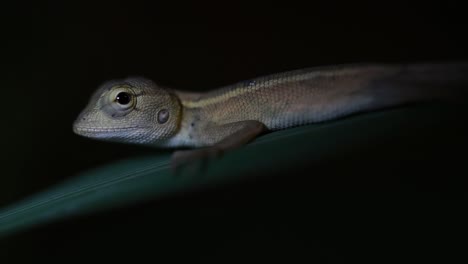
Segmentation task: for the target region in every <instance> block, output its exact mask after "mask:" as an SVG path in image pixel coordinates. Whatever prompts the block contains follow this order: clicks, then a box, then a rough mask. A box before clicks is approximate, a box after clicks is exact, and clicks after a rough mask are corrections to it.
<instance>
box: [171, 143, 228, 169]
mask: <svg viewBox="0 0 468 264" xmlns="http://www.w3.org/2000/svg"><path fill="white" fill-rule="evenodd" d="M222 154H223V150H222V149H221V148H218V147H209V148H202V149H194V150H179V151H176V152H174V154H173V155H172V160H171V168H172V171H173V172H174V173H175V174H177V173H178V172H179V171H180V170H181V169H182V168H184V167H192V169H193V166H195V165H196V164H200V165H201V170H204V168H205V167H206V165H207V162H208V160H210V159H213V158H218V157H220V156H221V155H222Z"/></svg>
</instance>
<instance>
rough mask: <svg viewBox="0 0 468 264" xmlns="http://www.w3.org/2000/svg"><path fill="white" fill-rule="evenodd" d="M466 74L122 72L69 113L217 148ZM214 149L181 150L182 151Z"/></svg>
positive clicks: (411, 69)
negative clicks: (160, 80)
mask: <svg viewBox="0 0 468 264" xmlns="http://www.w3.org/2000/svg"><path fill="white" fill-rule="evenodd" d="M467 80H468V64H412V65H378V64H368V65H339V66H329V67H318V68H310V69H302V70H295V71H290V72H285V73H279V74H274V75H270V76H265V77H260V78H256V79H253V80H249V81H244V82H240V83H237V84H234V85H232V86H228V87H224V88H221V89H218V90H214V91H210V92H206V93H188V92H183V91H176V90H171V89H166V88H162V87H159V86H157V85H156V84H155V83H154V82H152V81H150V80H148V79H144V78H128V79H125V80H118V81H111V82H108V83H105V84H103V85H102V86H101V87H100V88H99V89H98V90H97V91H96V92H95V94H94V95H93V97H92V98H91V100H90V102H89V104H88V106H87V107H86V109H85V110H83V112H82V113H81V114H80V116H79V117H78V118H77V120H76V121H75V123H74V131H75V133H77V134H79V135H82V136H86V137H91V138H96V139H102V140H109V141H117V142H126V143H136V144H146V145H154V146H158V147H206V146H214V148H213V149H214V150H216V151H214V152H215V153H218V152H219V151H224V150H226V149H230V148H234V147H237V146H240V145H242V144H245V143H246V142H248V141H249V140H251V139H252V138H254V137H256V136H258V135H259V134H261V133H262V132H265V131H274V130H279V129H285V128H289V127H293V126H299V125H304V124H309V123H315V122H323V121H328V120H333V119H336V118H340V117H344V116H347V115H350V114H354V113H359V112H364V111H372V110H378V109H382V108H386V107H391V106H397V105H400V104H405V103H410V102H419V101H427V100H435V99H441V98H448V97H450V95H452V92H453V91H455V90H454V89H451V88H459V87H466V86H467V84H468V81H467ZM449 88H450V89H449ZM122 92H123V93H126V94H127V95H128V97H125V98H124V99H125V100H126V99H129V98H130V101H129V102H127V101H125V100H123V101H122V102H123V103H126V104H121V103H122V102H119V101H118V100H117V99H116V98H117V96H118V94H119V93H122ZM121 95H122V94H121ZM121 97H122V96H121ZM166 119H167V120H166ZM190 153H192V154H190ZM212 153H213V152H212V151H208V152H207V151H198V152H184V153H183V155H182V156H184V158H180V159H190V156H196V157H203V156H209V155H211V154H212ZM179 154H180V153H179Z"/></svg>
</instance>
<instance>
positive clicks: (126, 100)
mask: <svg viewBox="0 0 468 264" xmlns="http://www.w3.org/2000/svg"><path fill="white" fill-rule="evenodd" d="M102 99H103V100H102V101H101V106H100V108H101V109H102V110H103V111H104V112H106V113H107V114H108V115H110V116H112V117H122V116H125V115H127V114H128V113H130V112H131V111H132V110H133V109H135V107H136V104H137V96H136V94H135V92H134V91H133V89H132V88H131V86H129V85H120V86H114V87H112V88H111V89H110V91H109V92H108V93H107V95H105V96H104V97H103V98H102Z"/></svg>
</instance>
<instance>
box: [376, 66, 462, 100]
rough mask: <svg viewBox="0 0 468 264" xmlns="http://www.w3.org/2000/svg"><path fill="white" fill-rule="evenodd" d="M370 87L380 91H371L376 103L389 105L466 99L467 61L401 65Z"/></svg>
mask: <svg viewBox="0 0 468 264" xmlns="http://www.w3.org/2000/svg"><path fill="white" fill-rule="evenodd" d="M371 86H372V87H376V88H377V89H378V91H381V94H380V93H379V92H378V93H374V95H377V96H378V98H379V101H380V102H379V103H383V104H388V105H391V104H393V103H395V102H413V101H418V102H421V101H445V102H463V101H464V102H466V100H467V99H468V97H467V96H468V63H466V62H461V63H433V64H408V65H402V66H401V67H399V69H398V70H397V71H396V73H395V74H393V75H391V76H389V77H388V78H383V79H378V80H376V83H374V84H373V85H371ZM395 87H398V89H394V88H395ZM373 92H375V91H373Z"/></svg>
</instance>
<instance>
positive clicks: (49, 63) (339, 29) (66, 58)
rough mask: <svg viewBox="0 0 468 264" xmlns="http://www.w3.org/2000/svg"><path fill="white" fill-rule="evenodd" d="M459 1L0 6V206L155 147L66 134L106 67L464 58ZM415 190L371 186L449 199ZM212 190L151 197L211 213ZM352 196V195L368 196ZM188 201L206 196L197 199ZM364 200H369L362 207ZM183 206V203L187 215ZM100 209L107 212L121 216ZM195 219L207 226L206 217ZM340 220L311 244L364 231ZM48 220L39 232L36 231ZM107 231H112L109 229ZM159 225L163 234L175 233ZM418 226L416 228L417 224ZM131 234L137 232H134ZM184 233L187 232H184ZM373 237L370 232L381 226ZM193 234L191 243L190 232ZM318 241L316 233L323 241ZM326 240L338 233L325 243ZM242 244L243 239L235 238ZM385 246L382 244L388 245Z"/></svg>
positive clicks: (236, 77)
mask: <svg viewBox="0 0 468 264" xmlns="http://www.w3.org/2000/svg"><path fill="white" fill-rule="evenodd" d="M343 2H345V1H343ZM462 10H463V9H462V7H461V6H459V5H456V4H452V3H449V2H446V1H444V2H440V3H439V2H420V3H416V2H412V3H396V2H393V1H375V3H367V4H365V5H357V4H356V3H354V1H349V3H348V2H346V3H339V4H338V3H336V4H331V3H327V2H325V1H322V2H316V1H309V2H308V3H307V4H293V3H291V2H283V3H280V4H274V3H263V4H260V3H258V4H256V3H250V4H247V5H240V4H237V3H235V2H224V1H219V2H217V3H213V2H212V3H200V2H193V3H191V4H188V3H183V2H161V1H153V2H151V3H139V2H137V1H127V2H117V1H116V2H95V3H92V4H84V3H82V2H69V1H63V2H59V1H57V2H47V1H38V2H37V3H35V4H32V5H29V4H25V3H23V5H21V4H15V5H14V6H13V5H12V6H5V7H4V8H2V19H4V21H3V23H2V24H3V26H2V27H3V28H4V29H3V30H2V31H3V36H2V40H3V41H2V42H3V45H5V47H4V48H2V50H3V51H2V54H3V55H2V57H3V58H2V60H1V63H2V73H3V74H4V76H3V77H2V89H1V91H3V95H2V103H3V107H2V113H3V114H2V122H1V123H2V125H1V127H2V129H1V138H2V140H1V144H2V160H1V162H2V170H1V171H2V173H1V178H0V190H1V193H0V205H6V204H8V203H11V202H13V201H16V200H18V199H21V198H22V197H25V196H26V195H29V194H32V193H34V192H36V191H39V190H42V189H44V188H46V187H48V186H50V185H52V184H54V183H57V182H60V181H62V180H64V179H66V178H68V177H72V176H73V175H74V174H76V173H77V172H80V171H83V170H84V169H88V168H91V167H94V166H98V165H101V164H105V163H108V162H110V161H113V160H117V159H119V158H123V157H129V156H135V155H142V154H145V153H149V152H150V151H151V152H154V150H148V149H145V148H140V147H135V146H123V145H118V144H117V145H116V144H109V143H101V142H96V141H90V140H87V139H83V138H80V137H78V136H76V135H74V134H73V133H72V130H71V125H72V122H73V121H74V118H75V117H76V116H77V114H78V113H79V111H80V110H81V109H82V108H83V107H84V105H85V104H86V102H87V100H88V97H89V95H90V94H91V93H92V91H93V90H94V89H96V87H97V86H98V85H99V84H101V83H102V82H104V81H106V80H109V79H113V78H122V77H126V76H128V75H142V76H146V77H148V78H151V79H153V80H155V81H156V82H158V83H160V84H163V85H166V86H169V87H173V88H177V89H185V90H209V89H213V88H216V87H218V86H221V85H227V84H230V83H233V82H237V81H240V80H244V79H248V78H252V77H255V76H259V75H263V74H269V73H274V72H280V71H284V70H290V69H296V68H302V67H310V66H316V65H326V64H337V63H354V62H412V61H418V62H420V61H438V60H461V59H467V55H468V52H467V48H466V47H467V44H468V41H467V40H466V39H465V35H466V23H465V22H466V21H465V18H464V16H465V15H466V14H465V13H463V11H462ZM3 74H2V75H3ZM309 169H310V168H309ZM353 172H354V171H353ZM250 188H253V189H250V191H247V192H246V193H250V196H247V197H250V198H252V197H257V198H258V197H259V196H262V195H258V193H262V191H266V190H264V189H261V188H260V189H257V188H259V186H256V187H250ZM234 189H235V188H234ZM234 189H230V191H228V190H226V193H230V192H234V193H236V191H234ZM273 190H274V188H273ZM413 191H414V190H410V191H409V192H408V193H406V194H405V195H406V196H403V197H402V196H398V201H399V202H398V204H393V203H392V199H393V198H392V197H393V196H392V195H393V194H391V195H389V196H378V195H377V196H374V198H375V197H377V200H379V201H381V202H382V203H383V204H386V205H387V206H390V207H392V208H393V209H395V208H396V207H398V206H400V205H403V204H405V203H406V202H403V201H408V200H409V203H410V204H411V205H414V206H415V207H417V204H419V202H418V201H420V202H421V203H423V204H424V205H423V207H424V208H427V209H428V210H429V207H428V204H427V203H433V204H438V205H439V207H438V208H439V209H441V208H444V207H445V204H444V205H441V204H440V200H438V197H439V196H438V195H439V194H438V193H437V194H435V195H428V196H427V194H423V195H421V196H419V195H418V194H416V193H415V192H413ZM266 192H267V193H269V194H270V195H269V196H268V197H274V191H272V190H269V191H266ZM377 192H378V191H377ZM222 193H224V192H223V191H219V192H218V194H217V195H218V196H219V195H224V194H222ZM460 195H461V196H463V195H464V194H460ZM330 196H333V195H332V194H323V195H322V196H320V197H321V198H320V197H307V199H315V198H317V199H322V200H323V199H324V200H327V199H328V200H333V201H337V200H340V199H339V198H336V197H335V198H331V197H330ZM343 196H345V195H343ZM426 196H427V197H426ZM197 197H198V198H197ZM233 197H235V198H232V197H230V198H229V199H227V200H229V201H230V208H231V209H232V208H237V211H236V210H234V211H233V212H231V213H232V214H234V213H239V214H242V215H243V216H245V217H248V214H249V212H248V210H252V211H256V209H255V208H256V205H255V202H252V205H251V206H250V207H248V208H247V209H246V210H247V211H243V210H241V209H239V208H238V207H237V206H246V204H249V201H246V198H240V197H238V196H235V195H233ZM323 197H325V198H323ZM327 197H328V198H327ZM339 197H341V196H339ZM379 197H380V199H379ZM415 197H418V198H415ZM457 197H458V196H457ZM463 197H464V196H463ZM211 198H212V197H211V196H209V195H208V194H207V197H204V198H203V197H199V196H194V197H192V198H191V201H187V200H184V199H182V200H178V201H172V203H170V205H159V206H160V207H161V208H159V209H160V210H162V211H163V212H169V211H170V209H169V208H181V209H185V210H189V212H192V213H193V211H190V210H195V211H197V210H201V211H204V212H205V213H206V214H208V216H209V214H210V212H211V211H210V210H211V209H213V208H217V209H219V207H220V206H223V205H222V204H221V205H220V204H211V205H208V206H207V207H203V208H199V209H196V208H197V207H196V206H197V205H198V206H200V203H206V202H207V201H209V200H210V199H211ZM218 198H219V197H218ZM302 198H304V197H302ZM329 198H330V199H329ZM341 198H344V197H341ZM354 198H355V199H354V200H353V201H355V202H356V203H359V201H361V202H362V201H365V200H366V199H367V198H366V197H360V196H359V197H357V196H355V197H354ZM197 199H199V200H197ZM192 200H195V201H200V200H201V201H200V203H196V202H193V201H192ZM238 200H239V201H238ZM237 201H238V202H237ZM458 201H459V200H458ZM459 202H460V201H459ZM187 203H188V204H187ZM258 203H260V204H261V202H258V201H257V204H258ZM400 203H401V204H400ZM331 204H332V203H331ZM461 204H464V203H461ZM335 205H336V204H335ZM348 205H349V204H346V203H345V204H343V205H342V208H341V209H342V211H341V212H342V213H341V214H339V215H340V216H342V217H345V215H347V214H346V213H345V212H347V210H349V211H352V210H351V209H350V208H351V207H350V206H351V205H349V206H348ZM152 206H153V207H152ZM152 206H150V207H149V208H150V209H148V208H147V207H143V208H144V209H143V208H136V209H135V208H132V209H128V210H129V211H126V212H116V213H115V214H117V215H118V217H119V218H124V219H125V216H124V215H127V216H128V215H132V214H133V215H137V216H138V215H139V216H140V217H144V216H148V215H151V213H150V212H151V210H153V209H154V205H152ZM164 206H166V207H164ZM171 206H173V207H171ZM210 206H211V207H210ZM372 206H379V205H378V204H377V203H376V204H373V205H372ZM164 208H165V209H164ZM324 208H327V206H326V205H323V208H322V209H323V210H319V212H320V214H326V213H327V211H328V210H330V208H327V209H324ZM409 208H410V206H408V207H405V210H407V211H408V212H411V210H410V209H409ZM270 209H271V210H268V211H269V212H270V214H267V213H266V214H265V215H262V214H258V213H257V216H259V217H264V218H265V219H264V220H265V224H264V225H259V227H258V228H254V227H251V228H252V230H263V229H264V230H266V231H264V232H263V231H259V232H260V234H262V235H265V234H266V235H272V232H269V231H268V230H269V229H268V228H267V227H268V226H269V224H268V222H269V217H270V216H271V217H273V215H271V212H273V211H274V208H270ZM132 210H133V211H132ZM164 210H165V211H164ZM338 210H339V209H338ZM359 210H361V212H368V210H367V208H360V209H359ZM359 210H358V211H359ZM461 210H463V209H461ZM396 211H397V209H395V211H394V212H396ZM290 213H291V214H292V212H290ZM206 214H205V215H206ZM228 214H229V213H227V212H224V215H223V217H224V218H229V215H228ZM284 214H288V213H287V212H285V213H284ZM284 214H281V215H284ZM188 215H190V213H185V214H184V215H183V216H188ZM402 215H403V214H402ZM400 216H401V215H400ZM106 217H107V218H103V219H112V218H113V217H117V216H116V215H107V216H106ZM153 217H154V216H153ZM296 217H298V218H300V217H301V215H296ZM389 217H390V218H391V216H389ZM99 219H101V218H99ZM207 219H209V217H207ZM153 220H154V219H153ZM173 220H174V219H171V220H167V219H166V220H161V221H167V222H171V221H173ZM205 220H206V219H205ZM83 221H85V220H83ZM99 221H104V220H102V219H101V220H96V219H94V222H93V221H90V222H92V223H94V224H89V225H88V230H91V231H88V232H89V233H86V234H87V235H89V236H90V237H93V236H94V239H97V241H100V239H101V240H104V238H103V236H99V235H97V234H100V233H99V232H98V231H97V230H102V227H103V226H105V224H104V223H99ZM122 221H123V222H122V223H123V224H125V221H124V220H122ZM128 221H130V220H128ZM179 221H182V220H180V219H179ZM200 221H201V220H200ZM322 221H323V222H320V223H319V224H323V225H326V224H327V220H322ZM182 222H183V221H182ZM201 222H203V221H201ZM96 223H97V224H96ZM132 223H134V222H132ZM391 223H392V221H389V222H385V223H384V225H385V226H379V227H376V228H378V229H380V228H384V229H385V228H387V227H388V226H389V225H391ZM201 224H204V225H208V224H207V223H206V222H205V223H201ZM336 224H337V225H342V223H336ZM69 225H72V226H73V224H69ZM69 225H65V227H63V229H67V228H69V227H70V226H69ZM270 225H272V224H270ZM208 226H209V225H208ZM215 226H216V225H215ZM205 227H206V226H205ZM93 228H94V229H93ZM115 228H117V227H115ZM428 228H430V227H428ZM57 230H58V231H57ZM57 230H55V231H57V232H56V234H59V233H60V228H57ZM104 230H105V228H104ZM335 230H340V231H336V233H333V234H331V236H334V238H333V239H332V238H330V237H328V236H327V234H325V233H321V235H322V238H324V237H328V239H329V240H327V241H328V242H329V244H326V243H325V244H326V245H325V246H323V245H322V244H321V246H320V247H317V248H319V249H317V250H316V251H317V252H319V251H320V252H324V251H323V250H325V251H327V252H328V253H326V255H327V256H333V257H335V256H336V257H337V258H338V259H340V258H341V257H338V256H342V255H343V254H341V253H339V252H340V250H339V249H336V248H346V247H347V246H348V245H351V244H352V243H353V239H351V238H350V237H347V236H346V235H343V234H347V235H349V236H351V237H358V236H359V232H357V231H356V230H353V225H352V224H349V223H348V224H345V225H344V227H341V229H340V228H338V229H335ZM351 230H353V231H351ZM49 231H50V230H49ZM62 231H63V230H62ZM140 231H141V232H143V231H142V230H140ZM44 232H46V231H44ZM44 232H43V233H40V232H39V234H42V235H44ZM103 232H107V233H106V234H114V235H115V232H117V231H116V230H114V229H112V230H107V231H103ZM167 232H168V231H166V233H165V235H164V236H163V237H165V238H167V237H171V235H170V234H169V233H167ZM180 232H182V233H184V232H188V231H187V230H184V231H180ZM231 232H236V231H231ZM262 232H263V233H262ZM285 232H286V231H285ZM343 232H344V233H343ZM346 232H348V233H346ZM370 232H371V231H368V233H370ZM387 232H389V233H391V232H390V231H387ZM46 233H47V232H46ZM143 233H144V232H143ZM212 233H214V232H213V231H212V230H211V231H207V234H206V235H207V236H209V234H212ZM421 233H424V232H423V231H422V230H421ZM180 234H181V233H178V235H180ZM184 234H185V233H184ZM203 234H205V233H203ZM126 235H127V236H130V237H131V238H132V239H138V238H137V236H136V235H135V234H133V235H130V234H126ZM197 235H200V233H197ZM110 237H111V238H112V237H113V236H110ZM124 237H125V235H124ZM345 237H346V239H345ZM55 238H56V239H57V241H63V240H66V239H65V238H64V237H60V236H59V235H57V236H56V237H55ZM335 238H336V239H335ZM80 239H81V240H80ZM80 239H78V240H76V241H81V242H76V241H75V242H74V243H75V244H73V245H75V246H77V247H79V246H80V245H81V244H80V243H86V242H85V241H86V237H84V236H81V237H80ZM154 239H158V238H157V237H155V238H154ZM184 239H187V237H186V236H183V237H181V240H184ZM370 239H375V240H376V241H377V242H376V243H378V241H381V239H382V238H381V237H371V238H370ZM190 241H191V243H194V244H197V243H200V242H198V241H197V240H196V239H193V238H191V240H190ZM317 241H319V242H316V243H319V244H320V243H322V242H323V241H324V240H320V239H319V240H317ZM320 241H322V242H320ZM330 241H331V242H330ZM333 241H334V242H336V241H341V242H336V243H338V244H336V243H335V244H334V243H332V242H333ZM49 242H50V241H49ZM418 242H419V240H418V241H417V242H415V243H418ZM50 243H51V242H50ZM57 243H58V242H57ZM97 243H99V242H96V244H97ZM103 243H104V242H103ZM170 243H172V244H175V245H174V246H175V247H176V246H177V244H178V243H180V241H179V240H178V239H175V238H174V240H173V241H170ZM239 243H246V242H245V241H244V240H242V241H240V242H239ZM251 243H253V242H251ZM314 243H315V242H314ZM347 243H348V244H347ZM369 243H370V244H372V242H369ZM253 244H255V243H253ZM54 245H56V244H54ZM184 245H186V244H184ZM337 245H341V246H337ZM114 246H115V245H114ZM253 247H254V246H253ZM265 247H266V246H265ZM304 247H306V246H304ZM195 248H196V249H197V247H195ZM273 248H274V247H273ZM330 248H331V249H330ZM173 249H174V248H173ZM322 249H323V250H322ZM195 251H196V252H199V251H197V250H195V249H194V252H195ZM65 252H68V251H65ZM70 252H71V251H70ZM171 252H172V251H171ZM174 252H177V248H175V249H174ZM221 252H222V251H221ZM389 252H391V250H390V251H385V254H389ZM423 253H424V251H421V254H423ZM70 254H71V253H70ZM174 254H177V253H174ZM220 254H221V253H220ZM345 255H346V254H345Z"/></svg>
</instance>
